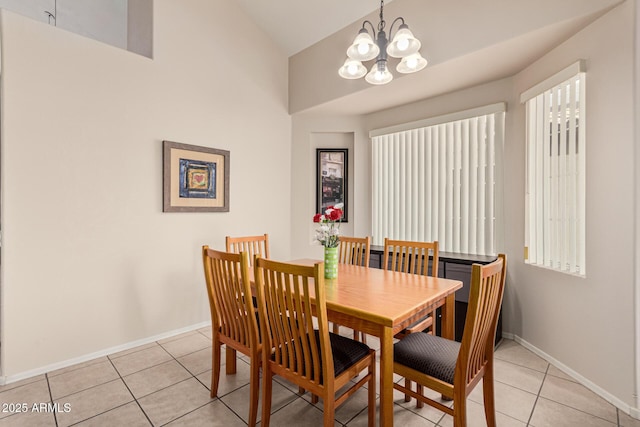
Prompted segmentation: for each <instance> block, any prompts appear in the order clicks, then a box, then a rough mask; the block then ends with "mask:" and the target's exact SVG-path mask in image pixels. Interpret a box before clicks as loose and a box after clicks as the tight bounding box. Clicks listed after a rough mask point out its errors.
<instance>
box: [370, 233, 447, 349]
mask: <svg viewBox="0 0 640 427" xmlns="http://www.w3.org/2000/svg"><path fill="white" fill-rule="evenodd" d="M430 258H431V263H430V262H429V259H430ZM438 264H439V251H438V242H437V241H434V242H412V241H408V240H392V239H389V238H385V239H384V256H383V259H382V269H383V270H391V271H401V272H404V273H411V274H421V275H423V276H431V277H438ZM429 266H431V269H429ZM442 304H443V303H440V305H442ZM438 307H439V306H436V307H433V311H432V312H431V314H430V315H429V316H427V317H424V318H422V319H419V320H418V321H417V322H415V323H413V324H412V325H410V326H408V327H407V328H405V329H403V330H402V331H400V332H399V333H398V334H396V338H402V337H404V336H405V335H407V334H410V333H414V332H422V331H428V332H429V333H430V334H434V333H435V326H436V325H435V318H436V309H437V308H438Z"/></svg>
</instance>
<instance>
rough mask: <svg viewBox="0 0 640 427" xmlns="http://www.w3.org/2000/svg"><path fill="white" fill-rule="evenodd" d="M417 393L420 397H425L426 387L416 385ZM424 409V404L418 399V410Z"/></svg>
mask: <svg viewBox="0 0 640 427" xmlns="http://www.w3.org/2000/svg"><path fill="white" fill-rule="evenodd" d="M416 386H417V387H416V391H417V392H418V394H419V395H421V396H424V387H423V386H421V385H420V384H416ZM423 407H424V402H423V401H422V400H420V399H416V408H418V409H420V408H423Z"/></svg>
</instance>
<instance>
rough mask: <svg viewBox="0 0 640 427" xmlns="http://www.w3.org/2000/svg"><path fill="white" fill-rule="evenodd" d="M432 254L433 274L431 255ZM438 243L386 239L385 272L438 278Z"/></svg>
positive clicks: (383, 261) (383, 262) (383, 263)
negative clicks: (390, 271)
mask: <svg viewBox="0 0 640 427" xmlns="http://www.w3.org/2000/svg"><path fill="white" fill-rule="evenodd" d="M430 254H431V260H432V261H431V274H429V255H430ZM438 262H439V252H438V242H437V241H435V242H410V241H407V240H391V239H389V238H386V237H385V239H384V257H383V260H382V269H383V270H392V271H402V272H404V273H412V274H420V275H423V276H432V277H438Z"/></svg>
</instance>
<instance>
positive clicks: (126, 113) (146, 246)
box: [0, 0, 292, 381]
mask: <svg viewBox="0 0 640 427" xmlns="http://www.w3.org/2000/svg"><path fill="white" fill-rule="evenodd" d="M232 32H240V33H242V34H243V35H244V36H243V37H242V38H236V39H234V42H233V43H220V42H219V41H220V40H224V39H225V37H228V34H229V33H232ZM154 36H155V40H154V51H155V54H154V56H155V58H154V60H150V59H148V58H145V57H142V56H138V55H135V54H132V53H130V52H127V51H125V50H121V49H117V48H114V47H112V46H109V45H105V44H102V43H99V42H96V41H94V40H91V39H87V38H84V37H80V36H78V35H76V34H73V33H70V32H66V31H60V30H58V29H56V28H54V27H51V26H48V25H46V24H42V23H39V22H35V21H33V20H30V19H27V18H24V17H22V16H19V15H15V14H13V13H11V12H6V11H3V13H2V20H1V49H2V70H1V75H0V89H1V93H2V99H1V105H0V109H1V114H2V116H1V124H2V127H1V135H0V137H1V141H2V145H1V148H2V153H1V154H2V157H1V165H0V168H1V176H0V178H1V184H2V207H1V212H0V214H1V216H0V217H1V219H2V237H3V242H2V271H1V289H2V295H1V303H2V307H1V314H2V319H1V322H0V328H1V340H2V354H1V359H0V360H1V363H2V375H4V376H7V377H8V380H9V381H11V380H12V379H17V378H19V377H21V376H25V375H30V374H33V373H37V372H39V371H40V370H42V369H44V368H47V367H52V366H55V365H56V364H60V363H65V361H69V360H71V359H74V358H78V357H82V356H84V355H87V354H90V353H93V352H100V351H103V350H105V349H109V348H112V347H115V346H121V345H126V344H127V343H130V342H132V341H135V340H142V339H145V338H148V337H152V336H155V335H159V334H163V333H167V332H170V331H174V330H177V329H180V328H186V327H189V326H192V325H197V324H200V323H202V322H208V321H209V320H210V317H209V311H208V310H209V309H208V304H207V299H206V291H205V286H204V279H203V274H202V267H201V254H200V248H201V245H203V244H209V245H211V246H212V247H214V248H220V249H222V248H224V236H225V235H243V234H254V233H256V234H257V233H265V232H267V233H269V234H270V241H271V245H272V248H271V251H272V253H273V256H274V257H281V258H285V259H286V258H289V257H290V247H289V242H290V233H291V228H290V212H291V200H290V193H291V192H290V185H291V184H290V182H291V176H292V175H291V169H290V166H289V165H290V164H291V161H290V154H289V153H290V152H291V118H290V116H289V115H288V113H287V58H286V57H284V55H283V54H281V53H280V51H279V50H278V49H277V48H276V46H275V45H273V44H272V43H270V42H269V41H268V38H266V37H265V36H264V34H263V33H262V32H261V31H260V30H259V29H258V28H257V27H256V26H255V25H254V24H253V23H252V22H251V21H250V20H249V19H248V18H247V17H246V15H245V14H244V12H242V11H241V9H240V8H239V7H238V6H237V5H236V3H235V1H234V0H215V1H212V0H181V1H180V2H177V1H173V0H156V1H155V4H154ZM245 49H246V50H249V51H251V52H252V55H245V54H244V53H243V51H244V50H245ZM162 140H171V141H177V142H182V143H188V144H195V145H202V146H207V147H214V148H220V149H225V150H230V151H231V160H230V168H231V191H230V212H229V213H162V148H161V147H162Z"/></svg>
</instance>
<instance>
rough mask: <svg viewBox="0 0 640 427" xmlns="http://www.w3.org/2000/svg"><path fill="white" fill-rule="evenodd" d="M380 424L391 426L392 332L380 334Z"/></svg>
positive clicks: (384, 331) (386, 330)
mask: <svg viewBox="0 0 640 427" xmlns="http://www.w3.org/2000/svg"><path fill="white" fill-rule="evenodd" d="M380 425H381V426H382V427H385V426H393V333H392V331H391V328H385V327H383V328H382V333H381V334H380Z"/></svg>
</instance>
